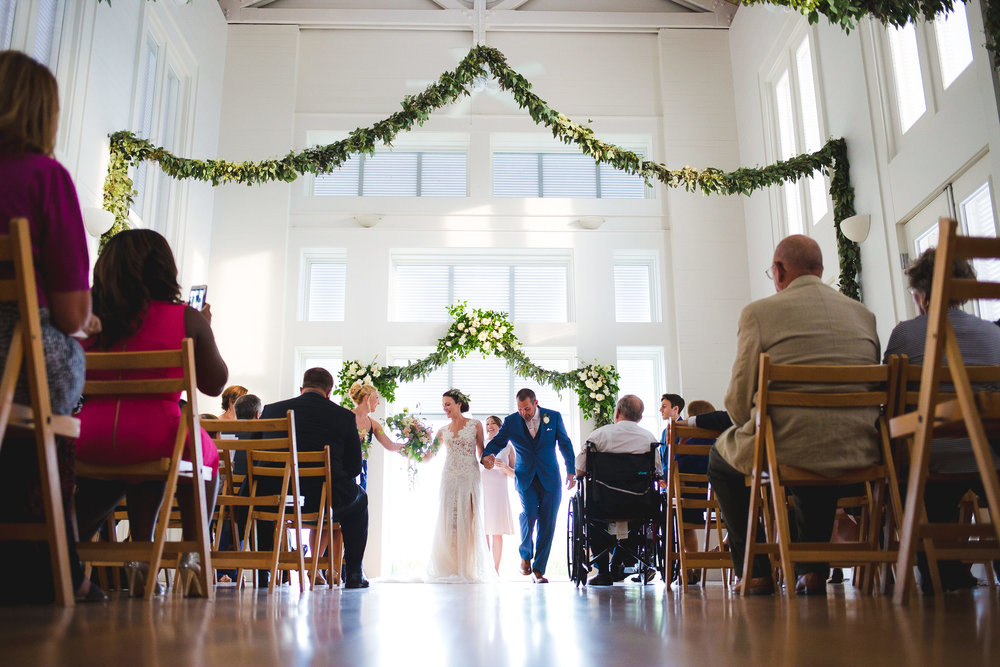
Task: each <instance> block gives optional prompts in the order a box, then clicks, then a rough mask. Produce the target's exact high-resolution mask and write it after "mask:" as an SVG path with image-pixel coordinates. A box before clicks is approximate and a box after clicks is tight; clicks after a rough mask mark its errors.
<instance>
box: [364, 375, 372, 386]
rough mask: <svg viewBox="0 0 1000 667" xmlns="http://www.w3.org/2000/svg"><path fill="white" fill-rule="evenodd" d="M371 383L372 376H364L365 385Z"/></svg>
mask: <svg viewBox="0 0 1000 667" xmlns="http://www.w3.org/2000/svg"><path fill="white" fill-rule="evenodd" d="M371 383H372V376H371V375H366V376H365V384H371Z"/></svg>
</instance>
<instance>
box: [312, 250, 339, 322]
mask: <svg viewBox="0 0 1000 667" xmlns="http://www.w3.org/2000/svg"><path fill="white" fill-rule="evenodd" d="M308 266H309V270H308V290H309V291H308V293H307V296H306V304H307V305H306V320H307V321H309V322H343V321H344V297H345V294H346V291H347V290H346V284H347V282H346V281H347V264H346V263H345V262H343V261H321V260H310V261H309V265H308Z"/></svg>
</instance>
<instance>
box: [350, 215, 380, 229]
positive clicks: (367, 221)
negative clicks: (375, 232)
mask: <svg viewBox="0 0 1000 667" xmlns="http://www.w3.org/2000/svg"><path fill="white" fill-rule="evenodd" d="M381 219H382V216H381V215H378V214H377V213H362V214H361V215H356V216H354V221H355V222H356V223H358V225H359V226H361V227H374V226H375V225H377V224H378V221H379V220H381Z"/></svg>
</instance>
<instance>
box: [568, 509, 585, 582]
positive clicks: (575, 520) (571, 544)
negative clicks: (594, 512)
mask: <svg viewBox="0 0 1000 667" xmlns="http://www.w3.org/2000/svg"><path fill="white" fill-rule="evenodd" d="M583 524H584V518H583V503H582V502H581V500H580V496H573V497H572V498H570V501H569V512H568V514H567V517H566V564H567V568H568V570H569V579H570V581H572V582H573V583H575V584H576V585H577V586H579V585H581V584H582V585H584V586H586V585H587V573H588V572H589V571H590V568H589V567H588V563H587V538H586V534H585V533H584V525H583Z"/></svg>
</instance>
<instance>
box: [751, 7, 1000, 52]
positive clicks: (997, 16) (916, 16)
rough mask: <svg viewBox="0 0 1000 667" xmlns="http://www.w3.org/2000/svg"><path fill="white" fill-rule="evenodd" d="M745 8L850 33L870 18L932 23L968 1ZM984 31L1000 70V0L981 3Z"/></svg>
mask: <svg viewBox="0 0 1000 667" xmlns="http://www.w3.org/2000/svg"><path fill="white" fill-rule="evenodd" d="M742 2H743V4H745V5H779V6H782V7H789V8H791V9H795V10H798V11H799V12H800V13H802V14H805V15H806V16H807V17H808V18H809V22H810V23H816V22H817V21H819V16H820V14H822V15H823V16H825V17H826V18H827V19H829V21H830V23H833V24H834V25H839V26H840V27H841V28H843V30H844V32H847V33H849V32H851V30H853V29H854V28H855V27H856V26H857V23H858V21H859V20H860V19H863V18H865V17H871V18H873V19H875V20H876V21H878V22H880V23H881V24H882V25H886V26H889V25H891V26H896V27H902V26H904V25H906V24H907V23H909V22H910V21H914V22H915V21H918V20H920V19H925V20H927V21H933V20H934V17H935V16H937V15H938V14H940V13H942V12H948V11H951V9H952V7H953V6H954V4H955V2H965V3H966V4H968V0H862V1H861V2H857V1H855V2H849V1H848V0H742ZM982 2H983V6H984V8H985V10H984V12H983V28H984V32H985V33H986V50H987V51H989V52H990V56H992V58H993V65H994V66H995V67H1000V0H982Z"/></svg>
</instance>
